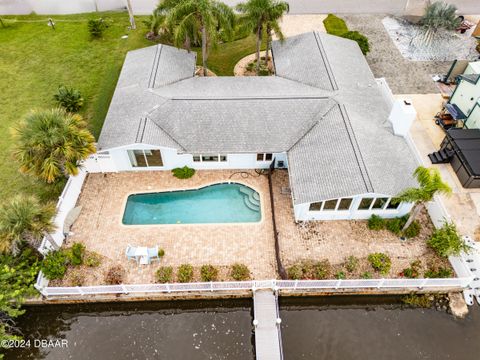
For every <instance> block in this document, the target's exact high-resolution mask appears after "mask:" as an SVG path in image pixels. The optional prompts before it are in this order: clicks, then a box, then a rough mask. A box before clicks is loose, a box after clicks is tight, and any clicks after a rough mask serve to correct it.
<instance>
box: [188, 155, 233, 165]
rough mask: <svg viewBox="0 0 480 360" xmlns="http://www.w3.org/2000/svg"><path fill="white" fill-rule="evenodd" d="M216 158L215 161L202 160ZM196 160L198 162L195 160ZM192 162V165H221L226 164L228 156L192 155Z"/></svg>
mask: <svg viewBox="0 0 480 360" xmlns="http://www.w3.org/2000/svg"><path fill="white" fill-rule="evenodd" d="M206 156H211V157H216V158H217V160H204V157H206ZM196 159H198V160H196ZM192 161H193V162H194V163H222V162H228V154H192Z"/></svg>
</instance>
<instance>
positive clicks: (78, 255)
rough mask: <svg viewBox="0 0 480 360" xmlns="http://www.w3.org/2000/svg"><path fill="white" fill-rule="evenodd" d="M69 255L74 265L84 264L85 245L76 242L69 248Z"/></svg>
mask: <svg viewBox="0 0 480 360" xmlns="http://www.w3.org/2000/svg"><path fill="white" fill-rule="evenodd" d="M67 255H68V257H69V260H70V263H71V264H72V265H74V266H78V265H82V264H83V257H84V255H85V246H84V245H83V244H81V243H74V244H73V245H72V247H71V248H70V249H69V250H68V252H67Z"/></svg>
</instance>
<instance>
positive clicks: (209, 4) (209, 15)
mask: <svg viewBox="0 0 480 360" xmlns="http://www.w3.org/2000/svg"><path fill="white" fill-rule="evenodd" d="M234 23H235V14H234V13H233V10H232V9H231V8H230V7H229V6H227V5H225V4H224V3H221V2H219V1H216V0H181V1H179V3H178V4H177V5H176V6H175V7H173V8H172V9H171V10H170V12H169V13H168V15H167V24H170V25H171V26H172V27H173V28H174V33H173V41H174V43H175V45H176V46H181V44H182V42H185V39H188V38H189V34H192V36H194V37H197V35H198V34H201V42H202V65H203V75H204V76H207V60H208V52H209V49H210V47H211V46H215V45H216V44H217V41H218V33H219V32H220V31H223V33H224V34H225V37H226V38H231V37H232V35H233V28H234Z"/></svg>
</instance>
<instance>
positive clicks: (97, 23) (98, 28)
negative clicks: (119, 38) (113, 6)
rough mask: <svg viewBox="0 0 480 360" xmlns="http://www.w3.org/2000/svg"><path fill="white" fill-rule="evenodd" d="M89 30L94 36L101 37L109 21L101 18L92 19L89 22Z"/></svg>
mask: <svg viewBox="0 0 480 360" xmlns="http://www.w3.org/2000/svg"><path fill="white" fill-rule="evenodd" d="M87 26H88V31H89V32H90V35H91V36H92V38H96V39H98V38H101V37H102V35H103V33H104V31H105V30H106V29H107V28H108V24H107V22H106V21H105V20H104V19H102V18H100V19H90V20H88V23H87Z"/></svg>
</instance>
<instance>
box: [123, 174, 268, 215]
mask: <svg viewBox="0 0 480 360" xmlns="http://www.w3.org/2000/svg"><path fill="white" fill-rule="evenodd" d="M261 217H262V216H261V211H260V195H259V194H258V192H256V191H255V190H253V189H252V188H250V187H248V186H245V185H242V184H237V183H224V184H214V185H210V186H206V187H203V188H199V189H194V190H182V191H169V192H157V193H148V194H133V195H130V196H129V197H128V199H127V205H126V207H125V212H124V214H123V219H122V222H123V224H125V225H153V224H213V223H246V222H258V221H260V219H261Z"/></svg>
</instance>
